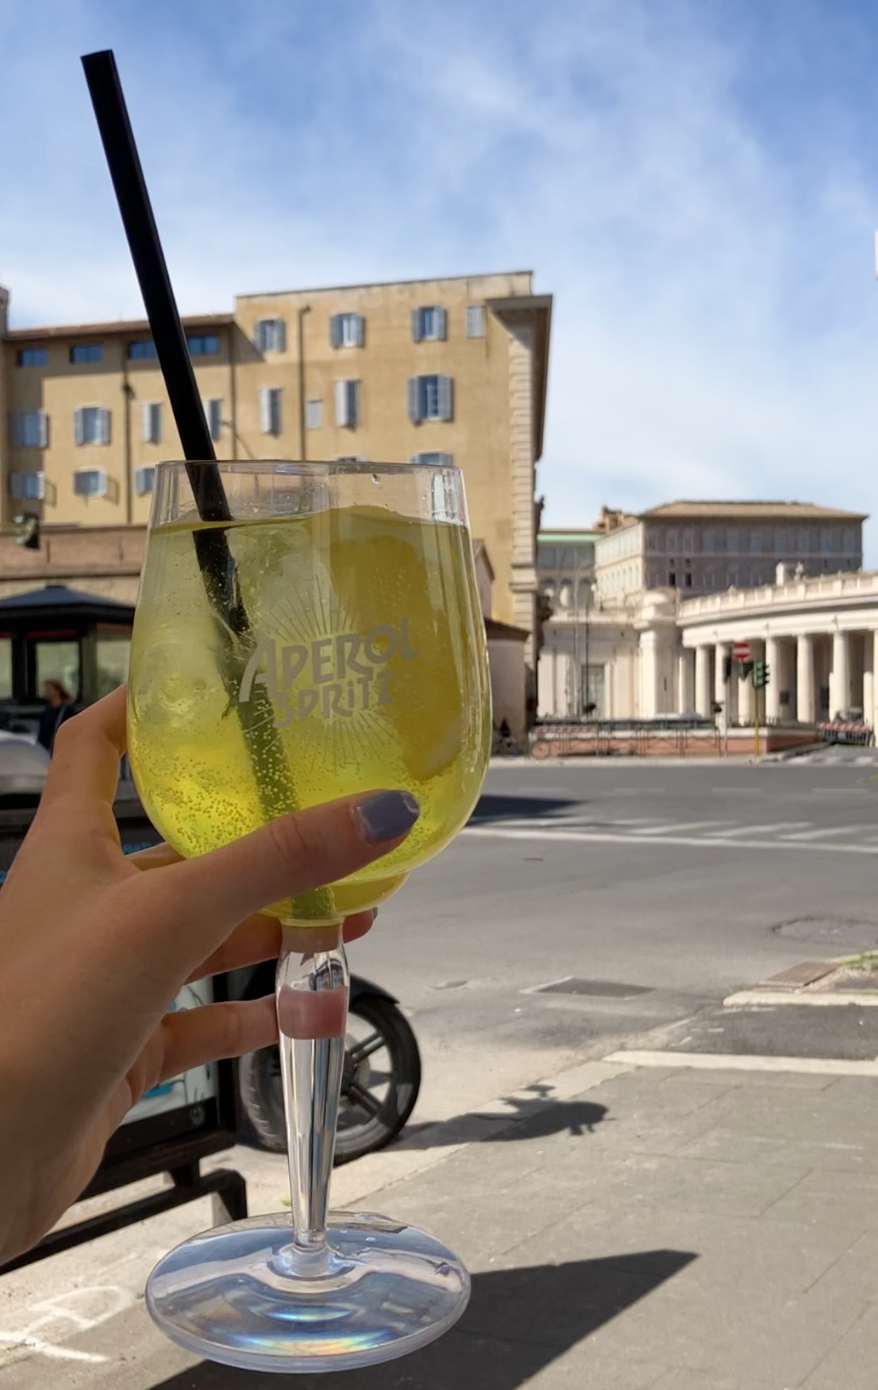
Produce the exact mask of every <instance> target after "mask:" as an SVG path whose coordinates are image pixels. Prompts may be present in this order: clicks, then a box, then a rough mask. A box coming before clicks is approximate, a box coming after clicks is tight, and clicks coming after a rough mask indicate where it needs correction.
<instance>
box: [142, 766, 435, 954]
mask: <svg viewBox="0 0 878 1390" xmlns="http://www.w3.org/2000/svg"><path fill="white" fill-rule="evenodd" d="M419 814H420V807H419V806H418V802H417V800H416V799H415V797H414V796H412V795H411V793H410V792H404V791H379V792H371V793H369V794H368V795H365V796H363V795H359V796H356V797H345V798H344V799H343V800H340V801H332V802H327V803H326V804H325V805H323V806H312V807H311V808H309V809H308V810H307V811H297V812H295V813H294V814H293V815H289V816H279V817H278V819H277V820H273V821H269V823H268V825H265V826H263V827H262V829H261V830H254V831H253V832H252V833H251V834H250V835H245V836H243V837H242V838H241V839H240V840H234V841H233V842H232V843H231V844H228V845H224V846H223V847H222V848H221V849H216V850H213V851H212V852H211V853H210V854H205V855H202V856H200V857H199V858H197V859H188V860H183V861H181V862H180V863H178V864H170V865H168V866H167V867H166V868H164V869H158V870H156V871H155V872H154V873H151V874H148V875H146V876H145V881H146V882H151V883H153V884H154V885H155V887H156V888H157V890H158V892H159V893H160V895H161V902H160V904H157V905H156V906H157V908H158V910H159V911H160V912H161V914H162V916H161V920H162V921H163V922H164V923H166V924H167V927H168V928H169V929H170V930H171V931H179V932H181V933H183V934H185V936H187V937H189V938H190V940H191V939H192V938H193V936H194V935H199V936H201V938H202V939H201V941H200V943H199V946H198V947H197V948H196V949H201V950H203V949H204V946H205V943H206V944H207V946H208V949H213V946H211V945H210V942H211V940H212V939H214V938H215V943H214V944H216V943H218V942H220V941H222V940H224V938H225V936H226V935H227V934H228V932H229V931H230V930H231V929H232V927H233V926H235V925H236V924H237V923H238V922H240V921H241V920H242V919H243V918H244V917H247V916H249V914H250V913H251V912H256V911H258V910H259V909H260V908H262V907H266V906H267V905H268V904H269V903H273V902H277V901H278V899H280V898H287V897H293V896H295V895H296V894H298V893H304V892H307V891H308V889H310V888H322V887H324V886H325V885H326V884H329V883H334V882H335V881H336V880H337V879H340V878H345V877H347V875H348V874H352V873H354V872H355V871H356V870H357V869H362V868H363V867H364V866H365V865H366V864H371V863H372V861H373V860H375V859H380V858H381V856H382V855H385V854H389V853H390V851H391V850H392V849H396V846H397V845H399V844H401V843H402V841H403V840H404V839H405V837H406V836H407V835H408V833H409V831H410V830H411V828H412V826H413V825H414V823H415V821H416V820H417V818H418V816H419ZM199 926H201V927H202V932H201V933H199V931H198V928H199ZM192 944H193V946H195V941H194V940H193V941H192Z"/></svg>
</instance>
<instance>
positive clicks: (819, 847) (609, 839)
mask: <svg viewBox="0 0 878 1390" xmlns="http://www.w3.org/2000/svg"><path fill="white" fill-rule="evenodd" d="M463 834H464V835H468V836H470V837H472V836H480V837H481V838H483V839H486V838H491V839H495V840H555V841H556V842H557V843H559V844H560V843H570V844H584V845H589V844H591V845H677V846H679V847H680V848H681V849H762V850H766V849H768V850H773V851H777V850H789V849H807V850H811V851H812V852H819V853H821V854H869V855H872V856H874V855H876V854H878V845H827V844H822V843H821V842H820V841H819V840H817V841H807V842H805V841H801V840H798V841H797V840H780V839H778V840H721V839H720V838H719V836H718V835H717V836H715V837H714V838H712V839H711V838H710V837H709V836H707V835H703V836H701V837H700V838H696V837H695V836H694V835H662V837H661V838H660V839H650V840H647V839H644V837H643V836H642V835H616V834H611V833H607V832H597V831H595V832H594V833H591V832H589V831H585V830H581V831H577V830H539V829H536V828H534V829H531V830H513V829H509V827H508V826H502V827H501V826H493V825H468V826H467V827H466V829H465V830H464V831H463Z"/></svg>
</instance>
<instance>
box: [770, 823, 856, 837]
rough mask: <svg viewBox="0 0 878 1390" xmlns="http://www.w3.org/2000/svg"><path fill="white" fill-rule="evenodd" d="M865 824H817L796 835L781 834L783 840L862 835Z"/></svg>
mask: <svg viewBox="0 0 878 1390" xmlns="http://www.w3.org/2000/svg"><path fill="white" fill-rule="evenodd" d="M864 829H866V827H865V826H863V825H832V826H816V827H814V828H813V829H811V830H799V831H797V832H796V833H795V834H794V835H781V837H780V838H781V839H782V840H826V839H828V838H829V837H830V835H847V836H848V837H850V836H852V835H862V833H863V831H864Z"/></svg>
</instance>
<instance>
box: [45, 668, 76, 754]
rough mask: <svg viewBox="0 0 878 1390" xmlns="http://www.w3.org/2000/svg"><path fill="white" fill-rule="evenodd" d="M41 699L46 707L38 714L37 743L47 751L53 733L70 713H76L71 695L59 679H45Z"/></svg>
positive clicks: (50, 746) (54, 733)
mask: <svg viewBox="0 0 878 1390" xmlns="http://www.w3.org/2000/svg"><path fill="white" fill-rule="evenodd" d="M43 699H44V700H45V702H46V707H45V709H44V710H43V712H42V714H41V715H40V727H39V729H38V731H37V743H41V744H42V745H43V747H44V748H45V749H46V751H47V752H48V753H51V751H52V744H53V743H54V742H55V735H56V733H57V732H58V730H59V729H60V727H61V725H62V724H63V723H64V720H65V719H69V718H70V717H71V715H73V714H76V706H75V704H74V703H73V696H72V695H71V694H70V691H69V690H68V689H67V687H66V685H62V684H61V682H60V681H54V680H52V681H46V682H45V684H44V685H43Z"/></svg>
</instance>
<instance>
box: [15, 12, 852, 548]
mask: <svg viewBox="0 0 878 1390" xmlns="http://www.w3.org/2000/svg"><path fill="white" fill-rule="evenodd" d="M784 8H785V7H784V6H783V5H782V4H781V3H780V0H770V3H768V4H767V5H763V4H759V5H756V4H754V5H749V4H742V5H735V6H717V7H705V6H704V5H702V4H700V3H698V0H679V2H678V0H663V2H662V3H660V4H656V3H654V2H653V0H612V3H611V0H543V3H542V4H541V5H539V6H534V5H533V4H532V3H531V0H527V3H525V0H505V2H504V3H502V4H501V3H499V0H482V3H480V4H478V5H474V4H471V3H465V0H449V4H447V5H446V6H444V7H441V8H440V7H436V6H427V5H426V4H424V3H423V2H422V0H414V3H411V2H409V3H403V0H374V2H373V3H372V4H370V5H369V6H366V7H361V6H355V5H354V4H353V3H348V0H327V4H325V5H324V6H322V7H314V13H313V15H309V14H307V13H305V12H304V11H303V10H302V9H301V8H300V7H291V6H289V5H288V4H287V3H286V2H285V0H284V3H282V2H281V0H264V3H263V4H261V5H260V6H258V7H252V6H250V5H245V4H244V0H236V3H234V4H231V3H229V4H227V5H226V6H225V8H223V7H222V6H207V5H206V4H200V3H199V4H193V5H191V6H189V7H177V8H176V9H173V8H171V7H170V6H169V5H165V4H157V5H155V6H154V7H153V9H152V10H151V14H152V16H153V23H152V25H151V27H150V29H149V31H148V32H143V26H142V25H141V24H140V23H138V31H137V33H133V32H131V31H130V30H129V28H128V26H127V23H123V21H122V19H121V18H120V17H119V14H118V10H117V8H116V7H111V6H110V5H109V4H108V3H107V0H104V3H97V2H96V0H95V2H94V3H88V2H87V0H64V3H63V4H62V3H60V0H55V3H49V4H48V5H44V6H42V7H40V9H39V16H42V18H35V17H31V18H26V19H17V20H16V21H15V23H14V24H13V23H12V22H10V21H8V20H6V21H3V20H0V43H2V46H3V49H4V53H5V54H8V55H10V56H9V59H8V61H7V59H6V58H5V59H4V68H5V72H6V73H7V74H9V77H10V80H9V83H8V85H7V86H6V87H5V88H4V90H3V92H2V93H0V104H2V106H3V107H4V108H5V110H4V111H3V113H2V114H4V118H5V121H6V129H7V130H8V129H10V128H11V122H12V119H13V116H14V115H15V114H16V113H18V116H19V118H18V121H17V123H16V129H17V130H19V131H21V137H20V139H18V140H17V141H16V142H15V145H14V148H12V147H11V146H10V143H9V142H7V146H6V148H5V150H4V152H3V153H2V154H0V177H2V179H3V187H4V215H3V218H2V219H0V279H3V280H4V281H5V282H7V283H10V284H11V286H12V289H13V296H14V299H13V306H14V309H15V311H16V314H17V316H18V319H19V321H22V320H27V321H31V322H33V321H36V320H38V319H43V320H50V321H60V320H64V319H77V318H83V317H93V318H99V317H105V316H106V317H110V316H113V315H116V314H120V313H127V314H136V313H138V312H139V298H138V293H137V288H136V284H135V282H134V278H133V275H132V273H131V270H130V266H129V264H128V257H127V249H126V247H125V245H124V240H123V239H122V236H121V231H120V228H119V225H118V219H117V215H116V212H115V208H114V206H113V202H112V195H111V192H110V190H109V185H108V182H107V179H106V173H105V170H104V169H103V166H102V155H101V151H100V147H99V144H98V142H97V135H96V132H95V130H94V126H93V122H92V118H91V113H90V110H89V107H88V101H87V96H86V94H85V89H84V84H83V82H82V79H81V76H80V73H79V67H78V63H77V61H76V54H77V53H78V52H79V51H83V50H85V49H87V48H89V47H97V46H104V45H105V44H106V43H108V42H109V43H113V44H114V45H115V47H116V49H117V52H118V56H119V61H120V67H121V69H122V74H123V80H124V82H125V86H126V91H127V92H128V97H129V102H130V105H131V109H132V115H133V118H134V123H135V128H136V130H137V133H138V138H139V142H140V145H141V151H142V154H143V158H144V164H145V167H146V171H147V176H148V179H149V183H150V187H151V189H152V193H153V198H154V202H155V206H156V211H157V215H158V218H159V224H160V227H161V230H162V233H163V237H164V240H165V243H166V249H167V252H168V257H169V262H170V264H171V268H172V273H173V277H174V280H175V284H176V286H177V290H178V295H179V299H180V302H181V305H182V307H183V308H184V309H212V308H213V309H222V308H226V307H228V306H229V305H230V303H231V300H232V297H233V295H234V294H235V292H242V291H251V290H258V289H262V288H264V289H268V288H275V287H291V286H294V285H304V284H320V283H338V282H346V281H355V280H360V279H363V280H366V279H373V278H391V279H392V278H395V277H397V276H399V277H403V276H411V275H419V274H433V273H461V272H465V271H468V270H471V271H480V270H488V269H494V268H496V269H516V268H520V267H525V266H533V268H534V269H535V271H536V273H537V288H538V289H540V290H544V291H552V292H554V294H555V295H556V314H555V331H554V339H553V344H552V362H551V382H550V402H549V418H548V427H547V433H546V454H545V457H544V460H543V462H542V464H541V467H540V483H541V487H542V489H543V490H544V491H545V493H546V497H547V508H546V519H547V521H549V522H550V523H554V524H559V523H560V522H561V521H562V520H563V521H564V522H565V524H570V522H571V520H572V519H579V520H580V521H581V522H583V523H588V522H590V521H591V519H592V518H593V516H594V515H595V514H596V512H597V509H598V507H599V505H600V503H601V502H608V503H613V504H619V505H623V506H626V507H632V508H636V507H641V506H646V505H649V504H651V503H655V502H658V501H660V500H663V499H669V498H671V497H674V496H687V495H688V496H739V497H743V496H763V497H764V496H772V497H798V498H808V499H813V500H819V501H824V502H827V503H836V504H837V505H840V506H850V507H853V508H858V509H862V510H871V511H874V512H876V513H878V481H873V479H874V478H875V477H876V472H878V470H876V469H875V466H874V465H875V455H876V441H878V406H876V403H875V397H876V393H875V391H874V387H873V381H874V376H875V373H876V371H878V341H876V331H875V324H876V315H878V289H876V286H875V283H874V271H873V266H872V230H873V223H878V170H876V169H875V168H874V167H873V165H872V164H871V162H870V161H869V159H868V153H867V152H868V148H869V144H870V141H869V140H868V139H866V138H864V136H865V135H866V134H867V132H868V131H869V129H870V118H871V117H872V115H873V114H874V105H875V103H874V99H873V98H872V97H871V94H870V92H869V91H868V90H867V88H866V87H865V86H864V85H863V83H862V81H855V80H854V76H853V74H854V72H855V70H856V71H857V72H860V70H861V68H862V67H863V63H862V53H863V51H868V48H869V44H870V43H873V42H874V37H875V33H876V32H878V21H875V20H867V21H865V23H866V24H867V26H868V25H871V28H868V27H867V29H865V30H864V29H863V28H862V26H861V25H860V24H859V23H858V22H857V20H856V18H854V19H850V20H848V21H847V22H846V23H845V24H844V25H843V26H841V28H839V27H838V25H837V24H836V26H835V29H834V35H833V36H834V40H835V42H834V46H833V48H832V50H831V51H832V54H833V58H832V63H831V64H830V63H829V60H828V59H824V49H825V46H826V45H828V41H829V33H830V26H832V25H833V23H834V17H835V18H836V19H837V16H838V6H837V5H834V4H833V3H832V0H815V3H812V4H810V5H809V6H803V7H802V9H801V15H800V22H799V24H798V26H797V32H796V34H795V35H794V36H793V35H791V34H787V31H786V28H785V27H784V24H783V15H782V11H784ZM769 20H770V21H771V23H770V24H769ZM37 23H40V24H41V25H42V30H41V32H40V34H39V47H37V46H36V44H35V39H36V37H37V35H36V31H35V29H34V26H35V25H36V24H37ZM766 26H768V27H767V28H766ZM828 51H829V49H828V48H826V52H828ZM858 65H859V66H858ZM865 66H866V69H867V71H868V70H869V69H868V64H867V65H865ZM848 69H849V71H848ZM22 110H27V111H28V113H29V119H28V120H27V121H25V122H22V121H21V119H20V113H21V112H22ZM59 112H61V115H59ZM59 209H61V212H60V214H59ZM870 559H871V560H872V561H873V562H878V552H875V553H873V554H872V555H871V556H870Z"/></svg>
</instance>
